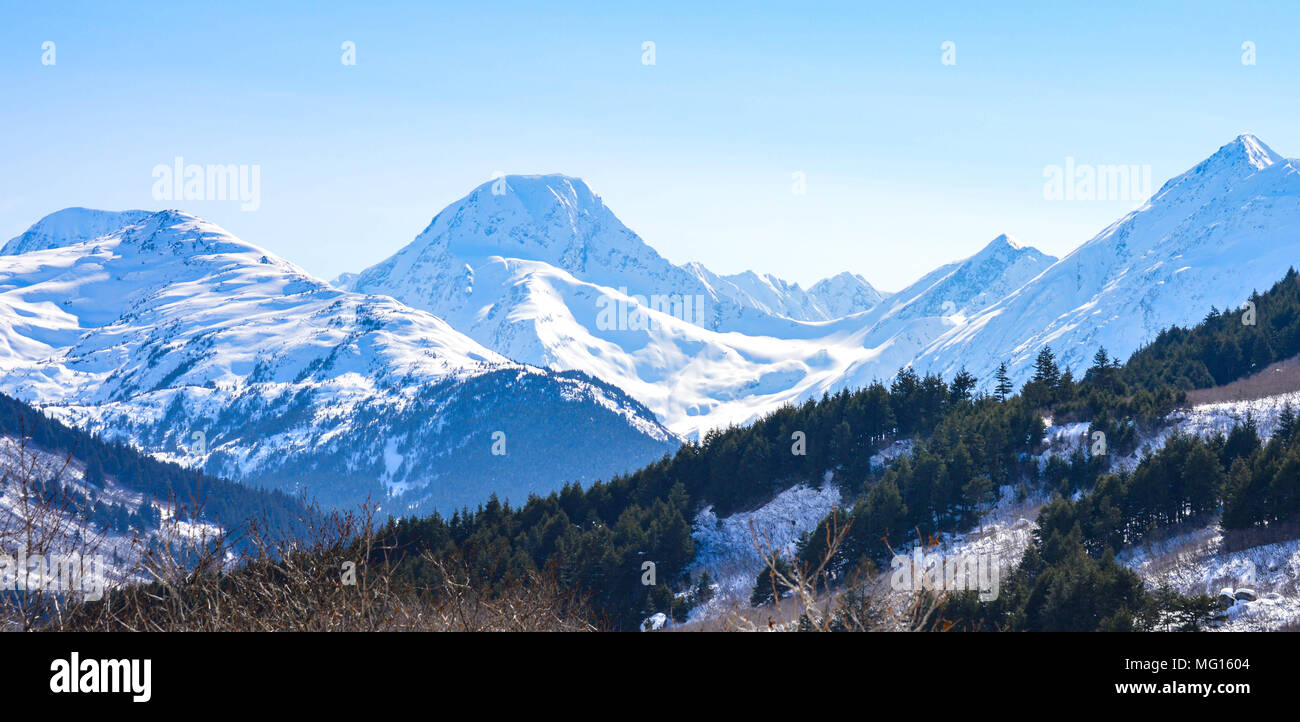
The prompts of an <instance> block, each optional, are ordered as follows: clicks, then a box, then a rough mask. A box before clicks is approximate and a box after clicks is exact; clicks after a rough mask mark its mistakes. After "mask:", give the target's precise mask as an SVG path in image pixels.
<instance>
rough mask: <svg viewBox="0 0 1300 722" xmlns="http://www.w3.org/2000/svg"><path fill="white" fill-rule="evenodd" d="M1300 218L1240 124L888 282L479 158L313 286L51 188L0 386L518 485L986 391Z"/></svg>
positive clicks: (328, 452) (218, 431)
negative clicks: (766, 262) (868, 406)
mask: <svg viewBox="0 0 1300 722" xmlns="http://www.w3.org/2000/svg"><path fill="white" fill-rule="evenodd" d="M1298 222H1300V178H1298V177H1297V172H1296V163H1295V162H1294V161H1288V160H1286V159H1285V158H1283V157H1281V156H1279V155H1278V154H1276V153H1274V152H1273V151H1272V150H1271V149H1269V148H1268V147H1267V146H1265V145H1264V144H1263V143H1262V142H1261V141H1259V140H1258V139H1257V138H1255V137H1254V136H1250V135H1243V136H1240V137H1238V138H1236V139H1235V140H1233V141H1232V142H1231V143H1229V144H1227V145H1225V146H1224V147H1222V148H1221V149H1219V151H1218V152H1216V153H1215V154H1213V155H1212V156H1211V157H1210V158H1208V159H1207V160H1206V161H1204V162H1202V163H1200V164H1198V165H1197V166H1196V167H1195V168H1193V169H1191V170H1189V171H1188V172H1186V173H1184V174H1182V175H1180V176H1178V177H1177V178H1174V179H1172V180H1170V181H1169V182H1168V183H1166V184H1165V185H1164V187H1162V188H1161V189H1160V191H1159V192H1158V193H1156V195H1155V196H1153V197H1152V198H1151V199H1150V201H1148V202H1147V203H1146V204H1145V205H1143V206H1142V207H1140V208H1138V209H1137V210H1135V211H1133V212H1132V213H1130V214H1128V215H1127V216H1125V217H1124V218H1122V219H1120V220H1119V221H1117V222H1116V223H1115V224H1113V225H1112V226H1110V227H1108V228H1107V229H1105V230H1104V231H1102V232H1101V233H1100V234H1099V235H1098V236H1097V237H1095V238H1093V239H1092V240H1090V241H1088V242H1087V243H1085V244H1083V245H1082V246H1080V247H1079V248H1078V249H1077V250H1075V251H1074V252H1072V253H1070V254H1069V255H1067V256H1066V257H1064V258H1062V259H1056V258H1053V257H1051V256H1048V255H1046V254H1044V253H1042V252H1040V251H1038V250H1036V249H1034V248H1032V247H1028V246H1025V245H1022V244H1020V243H1019V242H1017V241H1016V240H1014V239H1012V238H1010V237H1008V236H1005V235H1004V236H999V237H998V238H995V239H993V240H992V241H991V242H990V243H989V244H988V245H987V246H986V247H985V248H984V249H983V250H981V251H980V252H978V253H976V254H975V255H973V256H971V257H969V258H966V259H962V260H959V261H956V262H954V263H950V264H947V265H944V266H941V267H940V268H938V269H936V270H934V271H932V272H931V273H929V274H927V275H926V276H924V277H923V278H921V279H920V280H918V281H917V282H916V283H914V284H912V285H910V286H909V287H907V288H905V289H903V290H902V291H899V292H898V293H894V294H882V293H880V292H878V291H876V290H875V289H874V288H872V286H871V285H870V284H869V283H868V282H867V281H866V280H865V279H864V278H863V277H862V276H860V275H856V274H853V273H850V272H847V271H846V272H844V273H841V274H839V275H837V276H834V277H832V278H828V279H826V280H823V281H820V282H818V283H816V284H814V285H813V286H811V287H810V288H808V289H803V288H801V287H800V286H799V285H798V284H794V283H789V282H786V281H783V280H781V279H779V278H777V277H775V276H772V275H759V274H757V273H753V272H746V273H742V274H736V275H730V276H722V275H719V274H716V273H713V272H712V271H710V270H709V269H707V268H705V267H704V266H702V265H700V264H698V263H690V264H686V265H680V266H679V265H674V264H672V263H670V262H668V261H667V260H666V259H664V258H663V257H662V256H661V255H659V254H658V253H657V252H656V251H655V250H654V249H653V248H652V247H650V246H649V245H648V244H647V243H645V242H644V241H643V240H642V239H641V238H640V237H638V236H637V235H636V234H635V233H634V232H633V231H631V230H630V229H628V228H627V227H626V226H624V225H623V224H622V223H621V222H620V221H619V220H618V218H617V217H616V216H615V215H614V213H613V212H612V211H611V210H610V209H609V208H608V207H607V206H605V204H604V203H603V202H602V201H601V199H600V198H599V196H597V195H596V194H595V193H593V192H592V191H591V189H590V188H588V187H587V185H586V184H585V183H583V182H582V181H581V180H579V179H577V178H571V177H567V176H562V175H546V176H506V177H504V178H500V179H497V180H494V181H491V182H488V183H485V184H483V185H482V186H479V187H478V188H476V189H475V190H474V191H472V192H471V193H470V194H469V195H467V196H465V197H464V198H462V199H461V200H459V201H456V202H455V203H453V204H451V205H450V206H448V207H447V208H446V209H444V210H443V211H442V212H441V213H439V214H438V215H437V216H436V217H434V219H433V221H432V222H431V223H430V224H429V226H428V227H427V228H426V229H425V230H424V231H423V232H421V233H420V234H419V235H418V236H416V238H415V239H414V240H413V241H412V242H411V243H409V244H408V245H406V246H405V247H404V248H402V249H401V250H399V251H398V252H397V253H396V254H394V255H393V256H391V257H390V258H388V259H386V260H384V261H381V262H380V263H378V264H376V265H374V266H372V267H370V268H367V269H365V270H363V271H360V272H359V273H355V274H345V275H344V276H341V277H340V278H339V279H336V280H335V281H334V285H330V284H327V283H325V282H323V281H320V280H318V279H315V278H313V277H311V276H310V275H309V274H307V273H306V272H304V271H302V270H301V269H299V268H298V267H297V266H295V265H293V264H292V263H290V262H288V261H286V260H283V259H280V258H277V257H276V256H274V255H273V254H271V253H269V252H268V251H265V250H262V249H259V248H256V247H255V246H252V245H250V244H247V243H244V242H242V241H240V240H239V239H236V238H234V237H233V236H230V235H229V234H228V233H226V232H225V231H223V230H222V229H220V228H218V227H216V226H214V225H212V224H210V223H207V222H205V221H202V220H201V219H198V218H194V217H193V216H188V215H185V214H183V213H179V212H175V211H165V212H161V213H148V212H144V211H128V212H125V213H109V212H103V211H89V210H85V209H68V210H65V211H60V212H59V213H56V214H53V215H51V216H49V217H47V218H45V219H42V220H41V221H40V222H38V223H37V224H36V225H34V226H32V228H31V229H30V230H28V231H27V232H26V233H24V234H23V235H21V236H19V237H17V238H15V239H13V240H12V241H10V242H9V243H8V244H7V245H6V246H5V247H4V249H3V251H2V252H0V322H2V324H3V326H2V327H0V391H4V392H6V393H10V394H13V395H15V396H17V397H19V398H21V399H24V400H26V401H29V402H31V403H34V404H38V405H40V406H41V407H42V408H44V409H46V410H47V411H48V412H49V413H52V414H55V415H57V416H58V417H59V418H61V419H63V420H65V421H68V422H69V423H73V424H76V425H79V426H82V427H84V428H87V429H90V430H93V431H96V432H98V433H101V434H103V435H105V436H108V437H110V438H121V439H127V440H130V441H131V442H132V443H134V444H135V445H137V446H139V447H140V448H142V449H144V450H147V451H149V452H152V453H154V454H157V455H159V456H161V457H163V458H167V459H174V460H177V461H180V462H182V463H187V464H202V465H203V466H204V467H205V468H206V469H207V470H208V471H210V472H211V473H214V474H221V475H226V476H230V477H232V478H236V479H242V480H246V481H250V482H254V483H261V484H266V485H269V486H274V487H276V488H284V489H293V490H307V491H309V492H310V493H313V494H316V495H318V496H319V497H320V498H322V499H323V500H326V501H329V502H334V503H343V502H350V501H355V500H357V499H360V498H364V497H365V496H368V495H369V496H374V497H376V498H382V499H385V500H386V501H385V503H386V504H389V505H390V506H395V507H398V508H410V509H424V508H430V507H438V508H443V509H448V508H451V507H453V506H456V505H460V504H467V503H474V502H476V501H479V500H482V499H483V498H485V497H486V495H487V494H488V493H489V492H492V491H496V492H498V493H500V494H502V495H503V496H508V497H510V498H511V499H514V500H520V501H521V500H522V495H525V494H527V493H528V492H530V491H539V492H540V491H549V490H551V489H554V488H556V487H557V486H558V485H560V484H562V483H564V482H565V481H583V482H586V481H591V480H594V479H597V478H607V477H608V476H610V475H612V474H614V473H618V472H620V471H626V470H630V469H632V468H635V467H638V466H640V465H643V464H644V463H646V462H648V461H650V460H652V459H655V458H658V457H659V456H661V455H662V454H664V453H666V452H669V451H672V450H673V449H674V448H675V447H676V445H677V444H678V440H679V438H692V437H698V436H699V435H701V434H702V433H704V432H705V431H707V430H708V429H711V428H716V427H719V426H726V425H729V424H744V423H746V422H749V421H752V420H753V419H755V418H756V417H758V416H759V415H761V414H764V413H766V412H769V411H771V410H773V409H775V408H777V407H778V406H780V405H781V404H785V403H797V402H800V401H803V400H805V399H808V398H813V397H818V396H821V395H822V394H824V393H827V392H833V391H836V390H839V389H842V388H846V387H857V386H861V385H863V384H866V383H869V382H871V381H873V380H876V379H882V380H886V379H889V378H890V377H892V376H893V374H894V373H896V372H897V371H898V369H899V368H902V367H904V366H909V365H910V366H912V367H913V368H915V369H917V370H918V371H922V372H936V373H941V374H943V375H945V376H951V375H952V374H954V373H956V371H957V370H958V369H960V368H963V367H964V368H967V369H968V370H970V371H971V372H973V373H975V374H976V375H977V376H979V377H980V382H981V387H982V388H985V389H987V388H989V386H990V385H991V383H992V374H993V371H994V369H996V367H997V366H998V364H1000V363H1002V362H1006V363H1007V364H1008V366H1009V367H1010V369H1011V371H1012V373H1013V376H1014V377H1015V378H1016V379H1017V380H1023V379H1024V378H1025V377H1026V376H1027V374H1028V373H1029V370H1030V367H1031V364H1032V361H1033V358H1034V357H1035V355H1036V354H1037V353H1038V351H1039V350H1041V349H1042V348H1043V347H1044V346H1048V345H1050V346H1051V347H1052V348H1053V349H1055V350H1056V352H1057V354H1058V356H1059V358H1060V360H1061V362H1062V364H1063V365H1064V366H1065V367H1069V368H1072V369H1074V370H1076V371H1080V370H1082V368H1083V367H1084V366H1086V365H1087V363H1088V361H1089V360H1090V359H1091V358H1092V355H1093V354H1094V353H1095V352H1096V350H1097V348H1098V347H1101V346H1104V347H1105V348H1106V349H1107V350H1108V351H1109V352H1110V353H1111V354H1112V355H1113V356H1118V357H1124V356H1127V355H1128V354H1129V353H1131V352H1132V351H1134V350H1136V349H1137V348H1139V347H1140V346H1141V345H1142V344H1143V343H1144V342H1147V341H1149V340H1151V339H1153V338H1154V337H1155V335H1156V333H1157V332H1158V331H1159V330H1161V329H1162V328H1165V327H1168V326H1170V325H1175V324H1177V325H1191V324H1194V323H1195V322H1196V321H1197V320H1199V319H1200V317H1201V316H1203V315H1204V313H1205V311H1206V310H1207V309H1208V308H1210V307H1211V306H1215V307H1218V308H1221V309H1227V308H1235V307H1238V306H1240V305H1241V303H1242V302H1243V301H1245V300H1246V298H1247V297H1248V296H1249V294H1250V293H1251V291H1253V290H1256V289H1261V290H1262V289H1264V288H1267V287H1268V286H1269V285H1271V284H1272V283H1273V282H1274V281H1276V280H1277V279H1278V278H1280V277H1281V276H1282V275H1283V274H1284V273H1285V271H1286V270H1287V268H1288V267H1289V266H1291V265H1294V264H1295V263H1296V261H1297V259H1298V258H1300V243H1297V242H1296V240H1295V239H1296V238H1298V237H1300V235H1297V231H1300V228H1297V223H1298ZM670 430H671V431H670ZM196 432H198V433H200V434H202V437H201V438H202V439H203V443H202V444H198V445H196V443H195V441H194V439H195V438H196V437H195V436H194V434H195V433H196ZM496 432H502V433H504V437H500V436H499V435H497V433H496ZM502 438H503V439H504V451H505V453H504V454H493V453H492V450H493V448H494V443H495V441H496V440H500V439H502ZM497 450H498V451H500V450H502V449H501V447H497Z"/></svg>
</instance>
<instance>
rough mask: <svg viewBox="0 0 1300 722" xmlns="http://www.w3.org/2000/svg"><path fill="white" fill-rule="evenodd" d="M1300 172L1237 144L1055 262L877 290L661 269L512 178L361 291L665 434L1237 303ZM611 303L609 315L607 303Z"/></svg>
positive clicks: (976, 367)
mask: <svg viewBox="0 0 1300 722" xmlns="http://www.w3.org/2000/svg"><path fill="white" fill-rule="evenodd" d="M1297 231H1300V178H1298V177H1297V172H1296V165H1295V163H1294V162H1292V161H1287V160H1286V159H1284V158H1282V157H1281V156H1280V155H1278V154H1277V153H1275V152H1273V151H1272V150H1270V149H1269V148H1268V147H1267V146H1265V145H1264V144H1263V143H1262V142H1260V141H1259V139H1257V138H1255V137H1254V136H1250V135H1243V136H1241V137H1239V138H1237V139H1235V140H1234V141H1233V142H1231V143H1229V144H1228V145H1226V146H1224V147H1223V148H1221V149H1220V150H1219V151H1218V152H1217V153H1215V154H1214V155H1213V156H1211V157H1210V158H1209V159H1207V160H1206V161H1204V162H1202V163H1200V164H1198V165H1197V166H1196V167H1195V168H1193V169H1191V170H1189V171H1188V172H1186V173H1184V174H1182V175H1180V176H1178V177H1177V178H1174V179H1172V180H1170V181H1169V182H1168V183H1166V184H1165V186H1164V187H1163V188H1161V189H1160V191H1159V192H1158V193H1157V194H1156V195H1155V196H1153V197H1152V198H1151V199H1150V201H1148V202H1147V203H1146V204H1144V205H1143V206H1142V207H1141V208H1139V209H1137V210H1135V211H1134V212H1132V213H1130V214H1128V215H1127V216H1125V217H1124V218H1123V219H1121V220H1119V221H1117V222H1116V223H1115V224H1113V225H1112V226H1110V227H1109V228H1107V229H1105V230H1104V231H1102V232H1101V233H1100V234H1099V235H1098V236H1097V237H1096V238H1094V239H1092V240H1090V241H1088V242H1087V243H1085V244H1084V245H1083V246H1081V247H1080V248H1079V249H1077V250H1075V251H1074V252H1073V253H1071V254H1069V255H1068V256H1067V257H1066V258H1064V259H1062V260H1060V261H1059V262H1058V261H1057V259H1055V258H1053V257H1051V256H1047V255H1045V254H1043V253H1041V252H1039V251H1037V250H1035V249H1033V248H1030V247H1026V246H1022V245H1021V244H1019V243H1018V242H1017V241H1015V240H1014V239H1011V238H1010V237H1008V236H1005V235H1004V236H999V237H998V238H996V239H994V240H993V241H992V242H990V243H989V244H988V245H987V246H986V247H985V248H984V249H983V250H981V251H980V252H978V253H976V254H974V255H972V256H971V257H969V258H966V259H963V260H961V261H957V262H955V263H950V264H947V265H945V266H941V267H940V268H938V269H936V270H934V271H932V272H931V273H929V274H927V275H926V276H924V277H923V278H921V279H920V280H919V281H917V282H916V283H914V284H912V285H911V286H909V287H908V288H906V289H903V290H902V291H900V292H898V293H895V294H892V295H889V296H882V295H881V294H879V293H877V292H876V291H875V290H874V289H872V288H871V286H870V285H869V284H868V283H866V281H865V280H864V279H862V278H861V277H860V276H855V275H852V274H848V273H844V274H841V275H839V276H836V277H834V278H831V279H827V280H825V281H822V282H820V283H818V284H816V285H814V286H813V287H812V288H810V289H808V290H807V291H805V290H803V289H801V288H799V287H798V286H797V285H796V284H790V283H786V282H784V281H781V280H780V279H778V278H775V277H773V276H763V275H759V274H756V273H744V274H738V275H733V276H719V275H717V274H714V273H712V272H711V271H709V270H708V269H707V268H705V267H704V266H702V265H699V264H694V263H693V264H688V265H685V266H674V265H672V264H670V263H669V262H668V261H666V260H664V259H663V258H662V257H661V256H659V255H658V254H657V253H655V252H654V250H653V249H651V248H650V247H649V246H648V245H647V244H646V243H645V242H643V241H642V240H641V239H640V238H639V237H637V236H636V234H634V233H632V232H631V231H630V230H628V229H627V228H626V227H624V226H623V225H622V224H621V223H620V222H619V221H618V219H617V218H615V217H614V215H613V213H612V212H611V211H610V210H609V209H608V208H607V207H606V206H605V205H604V204H603V203H602V202H601V201H600V199H599V198H598V197H597V196H596V195H595V194H594V193H592V192H591V190H590V189H589V188H587V186H586V185H585V184H583V183H582V182H581V181H579V180H577V179H573V178H567V177H565V176H507V177H505V178H504V179H499V180H497V181H494V182H490V183H488V184H484V185H483V186H480V187H479V188H478V189H476V190H475V191H474V192H472V193H471V194H470V195H468V196H466V197H465V198H464V199H462V200H460V201H458V202H456V203H454V204H452V205H451V206H449V207H448V208H447V209H446V210H444V211H443V212H442V213H440V214H438V216H437V217H436V218H435V219H434V221H433V223H432V224H430V226H429V227H428V228H427V229H426V230H425V231H424V232H423V233H422V234H420V235H419V236H418V237H417V238H416V239H415V241H413V242H412V243H411V244H409V245H407V246H406V247H405V248H403V249H402V250H401V251H399V252H398V253H397V254H396V255H394V256H393V257H392V258H389V259H388V260H386V261H384V262H382V263H380V264H378V265H376V266H374V267H372V268H369V269H367V270H365V271H363V272H362V273H361V274H360V275H359V276H358V277H357V278H356V279H355V281H354V285H355V287H356V288H357V289H359V290H362V291H366V292H370V293H382V294H388V295H392V296H394V297H395V298H397V299H399V300H401V301H403V302H405V303H408V304H410V305H413V306H416V307H418V308H423V309H426V310H429V311H431V312H433V313H435V314H437V315H439V316H441V317H443V318H445V319H447V320H448V322H449V323H451V324H452V325H453V326H455V327H456V328H458V329H460V330H462V331H464V332H465V333H466V334H467V335H469V336H470V337H472V338H474V339H475V340H477V341H479V342H480V343H482V344H483V345H484V346H487V347H488V348H491V349H493V350H495V351H497V352H499V353H501V354H503V355H504V356H507V357H509V358H512V359H515V360H517V361H521V362H525V363H530V364H534V365H538V366H544V367H549V368H555V369H580V370H583V371H586V372H588V373H590V374H592V375H594V376H596V377H598V378H601V379H604V380H605V381H608V382H610V383H611V384H614V385H616V386H618V387H620V388H622V389H624V390H626V391H627V392H628V393H630V394H631V395H632V396H634V397H635V398H637V399H639V400H641V401H643V402H644V403H645V404H647V405H648V406H649V407H650V408H651V409H653V410H654V412H655V413H656V414H657V415H658V416H659V418H660V419H661V420H662V421H663V422H664V423H666V424H668V425H669V427H670V428H672V429H673V430H674V431H676V432H678V433H680V434H684V435H696V434H698V433H700V432H701V431H703V430H706V429H708V428H712V427H716V426H723V425H727V424H733V423H744V422H746V421H749V420H751V419H753V418H754V417H755V416H757V415H759V414H761V413H764V412H766V411H770V410H771V409H773V408H775V407H776V406H778V405H780V404H782V403H787V402H798V401H801V400H803V399H806V398H809V397H813V396H818V395H821V394H822V393H824V392H827V391H835V390H838V389H840V388H844V387H856V386H860V385H863V384H866V383H870V382H871V381H873V380H876V379H888V378H890V377H892V376H893V375H894V373H896V372H897V370H898V369H899V368H902V367H904V366H909V365H910V366H912V367H914V368H916V369H917V370H919V371H922V372H929V371H933V372H939V373H942V374H944V375H946V376H951V375H952V374H954V373H956V371H957V370H958V369H960V368H962V367H967V368H968V370H970V371H971V372H973V373H975V374H976V375H977V376H978V377H980V379H981V380H982V385H983V386H984V387H985V388H987V387H988V386H989V385H990V384H991V382H992V376H993V371H994V370H995V369H996V367H997V365H998V364H999V363H1001V362H1003V361H1006V362H1008V363H1009V365H1010V366H1011V368H1012V370H1013V373H1014V375H1015V377H1016V378H1017V380H1024V378H1026V376H1027V375H1028V373H1029V367H1030V365H1031V363H1032V360H1033V358H1034V357H1035V356H1036V355H1037V353H1038V351H1039V350H1040V349H1041V348H1042V347H1043V346H1046V345H1051V346H1052V347H1053V348H1054V350H1055V351H1056V352H1057V353H1058V356H1059V357H1060V360H1061V362H1062V364H1063V365H1064V366H1066V367H1069V368H1072V369H1074V370H1075V371H1081V370H1082V369H1083V368H1084V367H1086V366H1087V364H1088V363H1089V362H1090V360H1091V358H1092V356H1093V354H1094V353H1095V352H1096V350H1097V348H1098V347H1101V346H1104V347H1106V349H1107V350H1108V351H1109V352H1110V353H1111V354H1112V355H1113V356H1117V357H1121V358H1123V357H1125V356H1127V355H1128V354H1130V353H1132V352H1133V351H1134V350H1136V349H1137V348H1139V347H1140V345H1141V344H1142V343H1144V342H1147V341H1150V340H1152V339H1153V338H1154V337H1155V336H1156V334H1157V333H1158V332H1159V331H1160V330H1161V329H1163V328H1166V327H1168V326H1171V325H1191V324H1193V323H1194V322H1196V321H1198V320H1199V319H1200V318H1202V317H1203V316H1204V314H1205V313H1206V311H1207V310H1208V309H1209V308H1210V307H1212V306H1216V307H1218V308H1220V309H1225V308H1236V307H1238V306H1240V305H1241V304H1242V302H1243V301H1245V300H1246V298H1247V297H1248V296H1249V294H1250V293H1251V292H1252V291H1253V290H1256V289H1259V290H1263V289H1265V288H1267V287H1269V286H1270V285H1271V284H1272V283H1273V282H1274V281H1276V280H1277V279H1278V278H1280V277H1281V276H1282V275H1283V274H1284V273H1285V272H1286V269H1287V268H1288V267H1289V266H1291V265H1293V264H1295V263H1296V261H1297V259H1298V258H1300V252H1298V251H1300V244H1297V242H1296V241H1295V240H1294V239H1295V238H1297V237H1300V236H1297ZM611 309H612V310H613V311H615V313H614V314H612V315H611V314H609V313H604V315H602V313H603V312H608V311H610V310H611Z"/></svg>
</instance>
